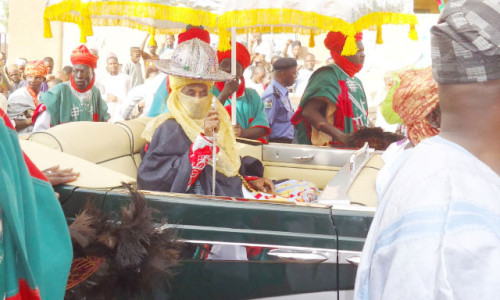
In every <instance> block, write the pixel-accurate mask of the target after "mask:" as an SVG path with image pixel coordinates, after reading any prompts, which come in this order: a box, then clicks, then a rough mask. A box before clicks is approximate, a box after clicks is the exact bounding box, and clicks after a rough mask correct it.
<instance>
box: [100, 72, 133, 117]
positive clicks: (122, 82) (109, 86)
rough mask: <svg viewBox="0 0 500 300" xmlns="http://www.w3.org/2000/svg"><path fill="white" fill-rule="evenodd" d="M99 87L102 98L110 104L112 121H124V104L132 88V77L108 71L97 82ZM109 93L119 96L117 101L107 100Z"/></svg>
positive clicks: (109, 110)
mask: <svg viewBox="0 0 500 300" xmlns="http://www.w3.org/2000/svg"><path fill="white" fill-rule="evenodd" d="M96 86H97V87H98V88H99V90H100V92H101V95H102V98H103V99H104V100H106V104H107V105H108V112H109V114H110V115H111V119H110V122H112V123H113V122H117V121H122V120H123V118H122V116H121V109H122V105H123V104H124V103H125V101H126V98H127V95H128V92H129V90H130V88H131V85H130V79H129V78H128V76H127V75H125V74H123V73H118V74H117V75H111V74H109V73H108V72H106V75H104V76H102V77H101V78H100V80H99V81H98V82H97V83H96ZM108 95H114V96H116V98H118V101H117V102H111V101H107V97H108Z"/></svg>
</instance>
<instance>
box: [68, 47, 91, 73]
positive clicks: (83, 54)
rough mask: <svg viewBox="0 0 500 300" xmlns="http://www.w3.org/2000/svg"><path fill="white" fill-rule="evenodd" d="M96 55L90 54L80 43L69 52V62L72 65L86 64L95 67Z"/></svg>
mask: <svg viewBox="0 0 500 300" xmlns="http://www.w3.org/2000/svg"><path fill="white" fill-rule="evenodd" d="M97 59H98V57H97V56H94V55H92V53H90V51H89V49H88V48H87V46H85V45H80V46H79V47H78V48H76V49H75V50H73V52H72V53H71V57H70V60H71V63H72V64H73V65H87V66H89V67H91V68H92V69H95V68H96V67H97Z"/></svg>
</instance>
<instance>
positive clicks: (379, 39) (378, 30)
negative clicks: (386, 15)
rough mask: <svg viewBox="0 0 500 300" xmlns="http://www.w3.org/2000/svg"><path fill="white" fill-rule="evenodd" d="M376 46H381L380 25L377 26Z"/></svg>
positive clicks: (382, 41)
mask: <svg viewBox="0 0 500 300" xmlns="http://www.w3.org/2000/svg"><path fill="white" fill-rule="evenodd" d="M376 43H377V44H379V45H380V44H383V43H384V40H382V25H377V41H376Z"/></svg>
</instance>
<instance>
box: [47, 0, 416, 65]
mask: <svg viewBox="0 0 500 300" xmlns="http://www.w3.org/2000/svg"><path fill="white" fill-rule="evenodd" d="M44 21H45V32H44V35H45V37H51V36H52V34H51V29H50V22H51V21H61V22H72V23H76V24H77V25H78V26H79V27H80V30H81V41H82V42H85V41H86V37H87V36H90V35H92V34H93V32H92V26H127V27H131V28H136V29H140V30H143V31H148V32H150V33H151V36H152V37H153V39H154V36H155V34H156V33H167V32H170V33H176V32H179V31H183V30H184V28H185V26H186V25H187V24H191V25H194V26H199V25H202V26H204V27H205V29H207V30H208V31H210V32H212V33H219V36H220V38H219V49H220V50H227V49H229V48H230V45H229V40H230V29H231V28H236V29H237V33H246V32H262V33H271V32H272V33H282V32H297V33H301V34H309V35H311V38H312V39H311V40H312V41H313V37H314V36H315V35H317V34H319V33H321V32H327V31H340V32H342V33H344V34H345V35H347V36H348V38H347V41H346V44H345V46H344V50H343V53H342V54H344V55H352V54H355V53H356V44H355V40H354V35H355V34H356V33H357V32H360V31H362V30H364V29H367V28H377V30H378V32H379V33H381V28H382V25H385V24H399V25H403V24H407V25H410V38H412V39H417V34H416V31H415V24H416V23H417V18H416V16H415V15H414V14H413V0H310V1H297V0H273V1H259V0H243V1H242V0H210V1H207V0H149V1H146V0H129V1H127V0H125V1H109V0H76V1H75V0H48V1H47V5H46V8H45V13H44ZM379 37H380V34H379ZM378 41H379V42H381V38H379V39H378Z"/></svg>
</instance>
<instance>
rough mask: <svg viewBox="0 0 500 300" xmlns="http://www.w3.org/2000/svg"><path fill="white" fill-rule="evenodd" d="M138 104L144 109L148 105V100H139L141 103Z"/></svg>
mask: <svg viewBox="0 0 500 300" xmlns="http://www.w3.org/2000/svg"><path fill="white" fill-rule="evenodd" d="M137 106H138V107H139V109H143V108H144V107H145V106H146V101H145V100H141V102H139V104H138V105H137Z"/></svg>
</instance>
